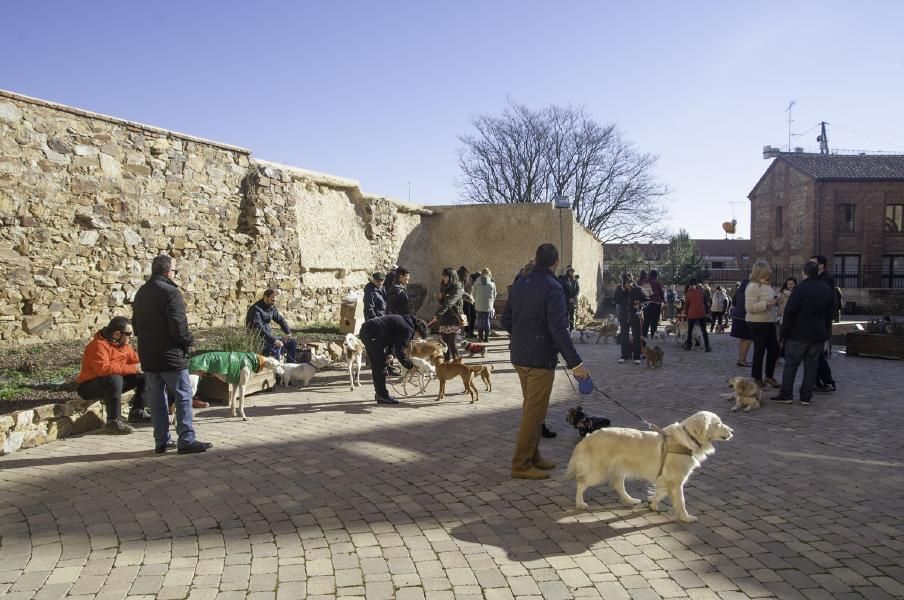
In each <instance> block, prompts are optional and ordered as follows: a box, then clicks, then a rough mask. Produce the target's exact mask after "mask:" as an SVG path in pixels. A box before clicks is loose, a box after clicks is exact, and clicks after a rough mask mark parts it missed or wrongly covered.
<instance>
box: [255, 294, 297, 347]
mask: <svg viewBox="0 0 904 600" xmlns="http://www.w3.org/2000/svg"><path fill="white" fill-rule="evenodd" d="M278 296H279V292H278V291H276V290H274V289H267V290H265V291H264V297H263V298H261V299H260V300H258V301H257V302H255V303H254V304H252V305H251V307H250V308H249V309H248V313H247V314H246V315H245V327H247V328H248V329H251V330H253V331H257V332H258V333H260V335H261V337H262V338H264V349H263V350H262V351H261V354H263V355H264V356H272V357H273V358H275V359H277V360H278V359H279V358H280V357H281V356H282V353H283V352H285V353H286V362H290V363H294V362H296V360H295V358H296V356H295V355H296V352H298V342H296V341H295V338H293V337H292V330H291V329H290V328H289V324H288V323H287V322H286V319H285V318H284V317H283V316H282V315H281V314H279V311H278V310H276V298H277V297H278ZM271 321H272V322H273V323H276V324H277V325H279V326H280V328H281V329H282V330H283V333H284V334H286V335H285V337H284V338H282V339H279V338H278V337H276V336H275V335H273V332H272V331H271V330H270V322H271Z"/></svg>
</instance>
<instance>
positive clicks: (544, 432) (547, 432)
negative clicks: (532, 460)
mask: <svg viewBox="0 0 904 600" xmlns="http://www.w3.org/2000/svg"><path fill="white" fill-rule="evenodd" d="M540 435H542V436H543V437H545V438H554V437H556V435H558V434H556V432H555V431H550V429H549V428H548V427H547V426H546V423H543V429H542V430H541V431H540Z"/></svg>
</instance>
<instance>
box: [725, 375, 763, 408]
mask: <svg viewBox="0 0 904 600" xmlns="http://www.w3.org/2000/svg"><path fill="white" fill-rule="evenodd" d="M728 385H729V387H731V389H733V390H734V392H732V393H730V394H726V398H727V399H728V400H734V401H735V404H734V406H732V407H731V411H732V412H734V411H736V410H738V409H739V408H741V407H742V406H743V407H744V412H750V411H751V410H754V409H757V408H759V407H760V404H761V403H762V402H763V401H764V400H765V399H766V392H764V391H763V388H761V387H760V386H759V384H758V383H757V382H756V379H753V378H752V377H732V378H731V379H729V380H728Z"/></svg>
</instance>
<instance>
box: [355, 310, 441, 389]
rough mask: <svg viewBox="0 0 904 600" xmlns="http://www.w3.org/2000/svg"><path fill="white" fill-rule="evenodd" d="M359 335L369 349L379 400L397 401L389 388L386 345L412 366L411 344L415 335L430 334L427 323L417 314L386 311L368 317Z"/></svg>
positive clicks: (424, 335) (408, 365)
mask: <svg viewBox="0 0 904 600" xmlns="http://www.w3.org/2000/svg"><path fill="white" fill-rule="evenodd" d="M358 335H360V337H361V341H362V342H363V343H364V347H365V348H366V349H367V359H368V360H367V362H368V363H370V369H371V373H372V375H373V380H374V390H375V391H376V395H375V397H374V399H375V400H376V401H377V404H398V403H399V401H398V400H396V399H395V398H393V397H392V396H390V395H389V390H387V389H386V349H387V348H389V349H390V350H391V352H392V354H393V355H394V356H395V357H396V358H397V359H398V361H399V362H400V363H401V364H402V366H403V367H405V368H406V369H410V368H411V367H412V364H411V361H410V360H408V344H409V343H410V342H411V340H413V339H414V336H415V335H419V336H420V337H422V338H426V337H427V324H426V323H424V322H423V321H421V320H420V319H416V318H415V317H414V315H384V316H382V317H375V318H373V319H370V320H369V321H365V322H364V324H363V325H361V331H360V333H359V334H358Z"/></svg>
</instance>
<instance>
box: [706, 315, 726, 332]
mask: <svg viewBox="0 0 904 600" xmlns="http://www.w3.org/2000/svg"><path fill="white" fill-rule="evenodd" d="M712 315H713V322H712V325H711V326H710V328H709V330H710V331H714V330H715V329H716V325H717V324H718V325H722V319H723V318H724V317H725V311H722V312H716V311H713V313H712ZM725 324H726V325H727V324H728V319H725Z"/></svg>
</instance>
